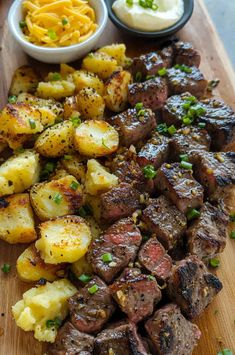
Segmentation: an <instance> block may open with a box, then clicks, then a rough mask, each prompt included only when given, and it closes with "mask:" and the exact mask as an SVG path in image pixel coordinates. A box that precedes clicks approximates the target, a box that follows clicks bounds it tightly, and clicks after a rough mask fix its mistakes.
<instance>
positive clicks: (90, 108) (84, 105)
mask: <svg viewBox="0 0 235 355" xmlns="http://www.w3.org/2000/svg"><path fill="white" fill-rule="evenodd" d="M77 107H78V111H79V112H80V113H81V116H82V117H84V118H85V119H93V120H102V119H103V117H104V110H105V103H104V99H103V97H102V96H100V95H99V94H98V93H97V92H96V90H95V89H93V88H84V89H82V90H81V91H80V92H79V94H78V95H77Z"/></svg>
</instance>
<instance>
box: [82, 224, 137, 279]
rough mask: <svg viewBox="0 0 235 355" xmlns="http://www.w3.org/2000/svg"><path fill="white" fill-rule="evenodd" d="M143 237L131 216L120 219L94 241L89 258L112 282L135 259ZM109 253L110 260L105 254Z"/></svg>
mask: <svg viewBox="0 0 235 355" xmlns="http://www.w3.org/2000/svg"><path fill="white" fill-rule="evenodd" d="M141 241H142V237H141V234H140V231H139V229H138V228H137V227H136V225H135V224H134V223H133V221H132V220H131V218H125V219H120V220H119V221H118V222H116V223H114V224H113V225H112V226H111V227H109V228H108V229H107V230H106V232H105V233H104V234H103V235H102V236H101V237H100V238H99V239H97V240H95V241H94V242H93V243H92V246H91V248H90V251H89V254H88V260H89V262H90V264H91V265H92V268H93V270H94V272H95V273H96V274H98V275H99V276H100V277H102V279H103V280H105V281H106V282H107V283H110V282H111V281H112V280H113V279H114V277H115V276H117V275H118V274H119V273H120V272H121V271H122V270H124V268H125V267H127V266H128V264H129V262H131V261H134V259H135V257H136V254H137V251H138V248H139V246H140V243H141ZM107 255H109V258H108V259H109V260H106V259H105V256H107Z"/></svg>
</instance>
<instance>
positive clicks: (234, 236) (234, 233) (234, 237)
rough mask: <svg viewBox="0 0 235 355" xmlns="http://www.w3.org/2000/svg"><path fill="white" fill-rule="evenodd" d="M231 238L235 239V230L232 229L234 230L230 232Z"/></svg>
mask: <svg viewBox="0 0 235 355" xmlns="http://www.w3.org/2000/svg"><path fill="white" fill-rule="evenodd" d="M230 238H231V239H235V231H232V232H231V233H230Z"/></svg>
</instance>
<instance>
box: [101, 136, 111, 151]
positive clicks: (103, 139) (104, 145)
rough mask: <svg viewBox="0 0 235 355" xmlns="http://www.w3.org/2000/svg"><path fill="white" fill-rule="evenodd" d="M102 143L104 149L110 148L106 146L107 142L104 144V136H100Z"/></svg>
mask: <svg viewBox="0 0 235 355" xmlns="http://www.w3.org/2000/svg"><path fill="white" fill-rule="evenodd" d="M102 145H103V146H104V147H105V148H106V149H110V148H109V147H108V146H107V144H105V142H104V138H102Z"/></svg>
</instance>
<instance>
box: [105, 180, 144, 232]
mask: <svg viewBox="0 0 235 355" xmlns="http://www.w3.org/2000/svg"><path fill="white" fill-rule="evenodd" d="M140 207H141V204H140V192H139V191H138V190H136V189H135V188H134V187H132V186H131V185H130V184H126V183H121V184H120V185H118V186H117V187H114V188H112V189H111V190H110V191H108V192H105V193H104V194H102V195H101V196H100V220H101V222H102V223H104V224H108V225H110V224H112V223H113V222H115V221H117V220H118V219H121V218H124V217H128V216H130V215H131V214H132V213H133V212H134V211H136V210H137V209H139V208H140Z"/></svg>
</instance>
